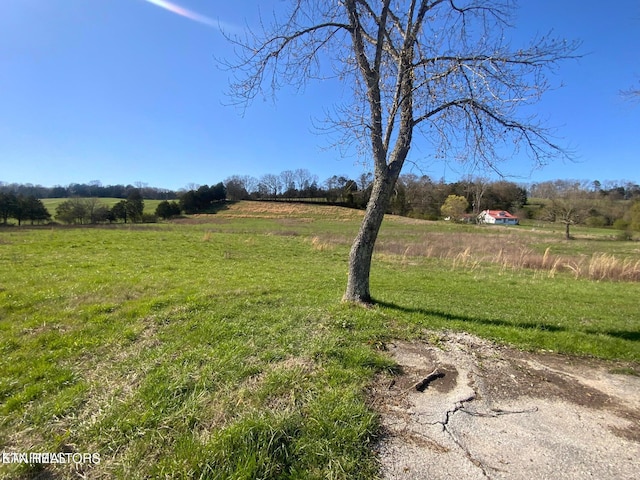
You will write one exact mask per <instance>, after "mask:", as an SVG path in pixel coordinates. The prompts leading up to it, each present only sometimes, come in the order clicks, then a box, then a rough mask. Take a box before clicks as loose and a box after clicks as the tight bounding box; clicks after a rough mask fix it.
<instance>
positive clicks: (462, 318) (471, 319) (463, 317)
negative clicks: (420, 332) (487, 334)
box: [375, 300, 567, 332]
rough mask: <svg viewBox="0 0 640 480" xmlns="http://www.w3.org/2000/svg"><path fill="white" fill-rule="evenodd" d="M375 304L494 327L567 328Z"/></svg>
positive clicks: (564, 329) (380, 302)
mask: <svg viewBox="0 0 640 480" xmlns="http://www.w3.org/2000/svg"><path fill="white" fill-rule="evenodd" d="M375 303H376V305H379V306H381V307H385V308H389V309H391V310H398V311H400V312H404V313H419V314H421V315H426V316H432V317H439V318H441V319H443V320H449V321H459V322H465V323H477V324H481V325H491V326H496V327H515V328H523V329H527V330H545V331H548V332H565V331H567V329H566V328H565V327H559V326H558V325H548V324H544V323H532V322H519V323H513V322H507V321H504V320H494V319H489V318H480V317H468V316H466V315H456V314H453V313H449V312H443V311H441V310H433V309H427V308H420V307H404V306H401V305H397V304H395V303H391V302H383V301H379V300H376V301H375Z"/></svg>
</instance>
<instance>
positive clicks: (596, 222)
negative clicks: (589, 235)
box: [585, 215, 607, 227]
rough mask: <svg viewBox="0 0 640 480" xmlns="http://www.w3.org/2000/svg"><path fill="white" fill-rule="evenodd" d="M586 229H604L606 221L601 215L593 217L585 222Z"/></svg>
mask: <svg viewBox="0 0 640 480" xmlns="http://www.w3.org/2000/svg"><path fill="white" fill-rule="evenodd" d="M585 223H586V224H587V226H588V227H604V226H606V225H607V219H606V218H604V217H603V216H602V215H594V216H592V217H589V218H587V220H586V221H585Z"/></svg>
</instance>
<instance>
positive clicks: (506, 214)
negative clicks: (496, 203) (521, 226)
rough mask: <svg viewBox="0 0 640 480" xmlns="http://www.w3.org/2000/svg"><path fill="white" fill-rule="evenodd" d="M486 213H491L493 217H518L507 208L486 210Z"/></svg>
mask: <svg viewBox="0 0 640 480" xmlns="http://www.w3.org/2000/svg"><path fill="white" fill-rule="evenodd" d="M484 213H486V214H487V215H491V216H492V217H493V218H514V219H517V218H518V217H516V216H514V215H511V214H510V213H509V212H507V211H506V210H485V211H484Z"/></svg>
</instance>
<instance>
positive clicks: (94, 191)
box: [0, 181, 179, 200]
mask: <svg viewBox="0 0 640 480" xmlns="http://www.w3.org/2000/svg"><path fill="white" fill-rule="evenodd" d="M134 190H136V191H138V192H139V193H140V194H141V195H142V197H143V198H146V199H148V200H173V199H176V198H178V195H179V193H178V192H176V191H173V190H167V189H164V188H155V187H149V186H148V185H146V184H145V183H142V182H138V183H137V184H136V185H135V186H134V185H106V186H104V185H102V184H101V183H100V182H98V181H93V182H89V183H72V184H69V185H67V186H61V185H56V186H54V187H43V186H42V185H33V184H31V183H25V184H20V183H4V182H0V192H5V193H9V192H11V193H14V194H16V195H23V196H25V197H35V198H40V199H45V198H73V197H77V198H91V197H95V198H100V197H102V198H122V199H126V198H127V197H128V196H129V194H130V193H131V192H132V191H134Z"/></svg>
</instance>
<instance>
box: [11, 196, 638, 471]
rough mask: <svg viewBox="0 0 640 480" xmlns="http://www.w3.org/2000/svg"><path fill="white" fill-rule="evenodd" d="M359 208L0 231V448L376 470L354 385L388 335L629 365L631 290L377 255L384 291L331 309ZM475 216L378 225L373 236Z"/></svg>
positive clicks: (138, 460)
mask: <svg viewBox="0 0 640 480" xmlns="http://www.w3.org/2000/svg"><path fill="white" fill-rule="evenodd" d="M360 215H361V213H360V212H356V211H352V210H344V209H338V208H335V207H311V206H292V205H275V204H260V203H239V204H236V205H232V206H231V207H230V208H229V209H228V210H225V211H221V212H219V213H218V214H217V215H215V216H198V217H194V218H192V219H191V220H190V221H189V222H182V223H173V224H157V225H149V226H143V225H140V226H121V227H118V228H99V229H96V228H92V229H81V228H61V229H51V228H43V229H16V228H12V229H6V230H4V231H2V230H0V353H1V354H2V355H1V356H0V445H1V446H0V448H1V449H2V450H6V451H28V450H32V451H54V452H59V451H69V450H72V451H77V452H99V453H100V454H101V459H102V461H101V463H100V465H96V466H92V467H86V466H85V467H84V468H87V469H88V470H89V473H90V475H91V477H92V478H114V477H115V478H148V477H165V476H166V477H167V478H246V479H250V478H274V479H275V478H372V477H373V476H374V475H375V471H376V466H375V461H374V458H373V456H372V454H371V442H372V441H373V439H374V438H375V434H376V431H377V424H376V417H375V415H374V414H373V413H372V412H371V411H370V410H369V409H368V408H367V406H366V401H365V396H364V389H365V387H366V385H367V383H368V382H369V381H370V379H371V378H372V375H373V374H374V373H375V372H377V371H380V370H393V368H394V366H393V364H392V363H391V362H390V361H389V359H388V358H387V357H385V355H384V352H383V351H382V350H381V348H382V347H383V346H384V344H385V342H387V341H389V340H391V339H393V338H412V337H419V336H424V335H427V334H425V333H424V332H425V330H424V329H430V330H434V329H435V330H438V329H459V330H465V331H470V332H474V333H476V334H479V335H482V336H486V337H490V338H494V339H497V340H500V341H507V342H512V343H515V344H517V345H520V346H521V347H524V348H544V349H549V350H555V351H559V352H566V353H577V354H588V355H596V356H599V357H603V358H618V359H625V360H632V361H638V360H640V313H639V311H638V306H637V298H640V284H639V283H614V282H593V281H590V280H575V279H574V278H573V277H571V276H570V275H565V274H558V275H556V276H555V277H554V278H549V276H548V275H545V274H542V273H540V272H533V271H528V270H515V271H514V270H511V269H504V268H501V267H500V266H497V265H492V264H486V265H484V264H474V265H473V266H472V267H469V265H466V267H467V268H458V267H454V265H455V262H454V261H452V260H447V259H443V260H440V259H437V258H424V257H419V256H410V257H407V255H402V254H400V255H397V254H394V253H393V249H389V250H385V249H384V248H382V249H381V250H380V251H379V253H378V254H377V255H376V259H375V264H374V268H373V272H372V289H373V293H374V295H375V296H376V297H377V298H378V300H379V301H380V302H381V304H380V305H379V306H378V307H376V308H373V309H369V310H364V309H360V308H356V307H352V306H349V305H343V304H340V302H339V300H340V297H341V294H342V290H343V288H344V284H345V280H346V269H347V263H346V262H347V254H348V243H349V241H350V238H351V237H352V236H353V235H354V234H355V231H356V229H357V220H358V219H359V217H360ZM469 228H470V227H464V226H462V227H458V226H450V225H442V224H435V223H428V222H414V221H407V220H405V219H400V218H389V219H387V220H386V221H385V225H384V227H383V231H382V233H381V242H382V243H381V245H383V244H385V242H386V245H395V244H397V243H401V242H402V241H409V240H411V239H419V238H421V236H422V235H423V234H424V232H425V231H429V230H431V231H434V233H447V232H448V233H447V235H450V237H447V238H455V236H456V235H460V234H461V233H463V232H469V231H472V230H470V229H469ZM489 231H491V232H493V231H492V230H489ZM476 232H477V231H476ZM482 232H483V234H484V232H485V231H484V230H482ZM506 232H508V235H515V236H518V235H520V234H521V233H523V232H524V230H508V231H506ZM528 236H531V234H528ZM482 238H483V237H479V241H482ZM539 240H540V244H541V245H542V244H544V243H545V242H547V241H549V240H550V239H549V238H547V237H544V236H541V237H539ZM605 243H606V242H605ZM605 243H603V241H598V242H591V243H590V244H589V245H591V248H592V249H595V248H601V247H602V246H603V245H605ZM612 243H613V242H612ZM618 244H619V242H618ZM623 245H627V244H624V243H623ZM628 245H629V247H628V249H627V250H625V252H626V253H627V254H628V255H634V249H637V246H636V245H634V244H631V243H630V244H628ZM584 248H586V247H584ZM605 248H608V244H606V245H605ZM400 252H401V253H402V249H400ZM635 255H636V256H637V255H638V253H637V250H635ZM612 307H615V308H612ZM428 336H429V337H430V338H431V339H433V334H428ZM0 468H4V470H0V476H2V475H4V476H6V478H13V477H15V476H17V475H23V476H24V477H25V478H29V477H32V476H35V475H36V474H37V473H38V471H39V470H38V468H35V467H34V468H29V467H25V466H17V467H16V466H10V467H8V466H5V465H3V466H1V467H0ZM50 468H51V471H52V472H55V474H57V475H60V476H61V477H62V478H74V477H73V474H72V468H71V467H69V466H57V467H50Z"/></svg>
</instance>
